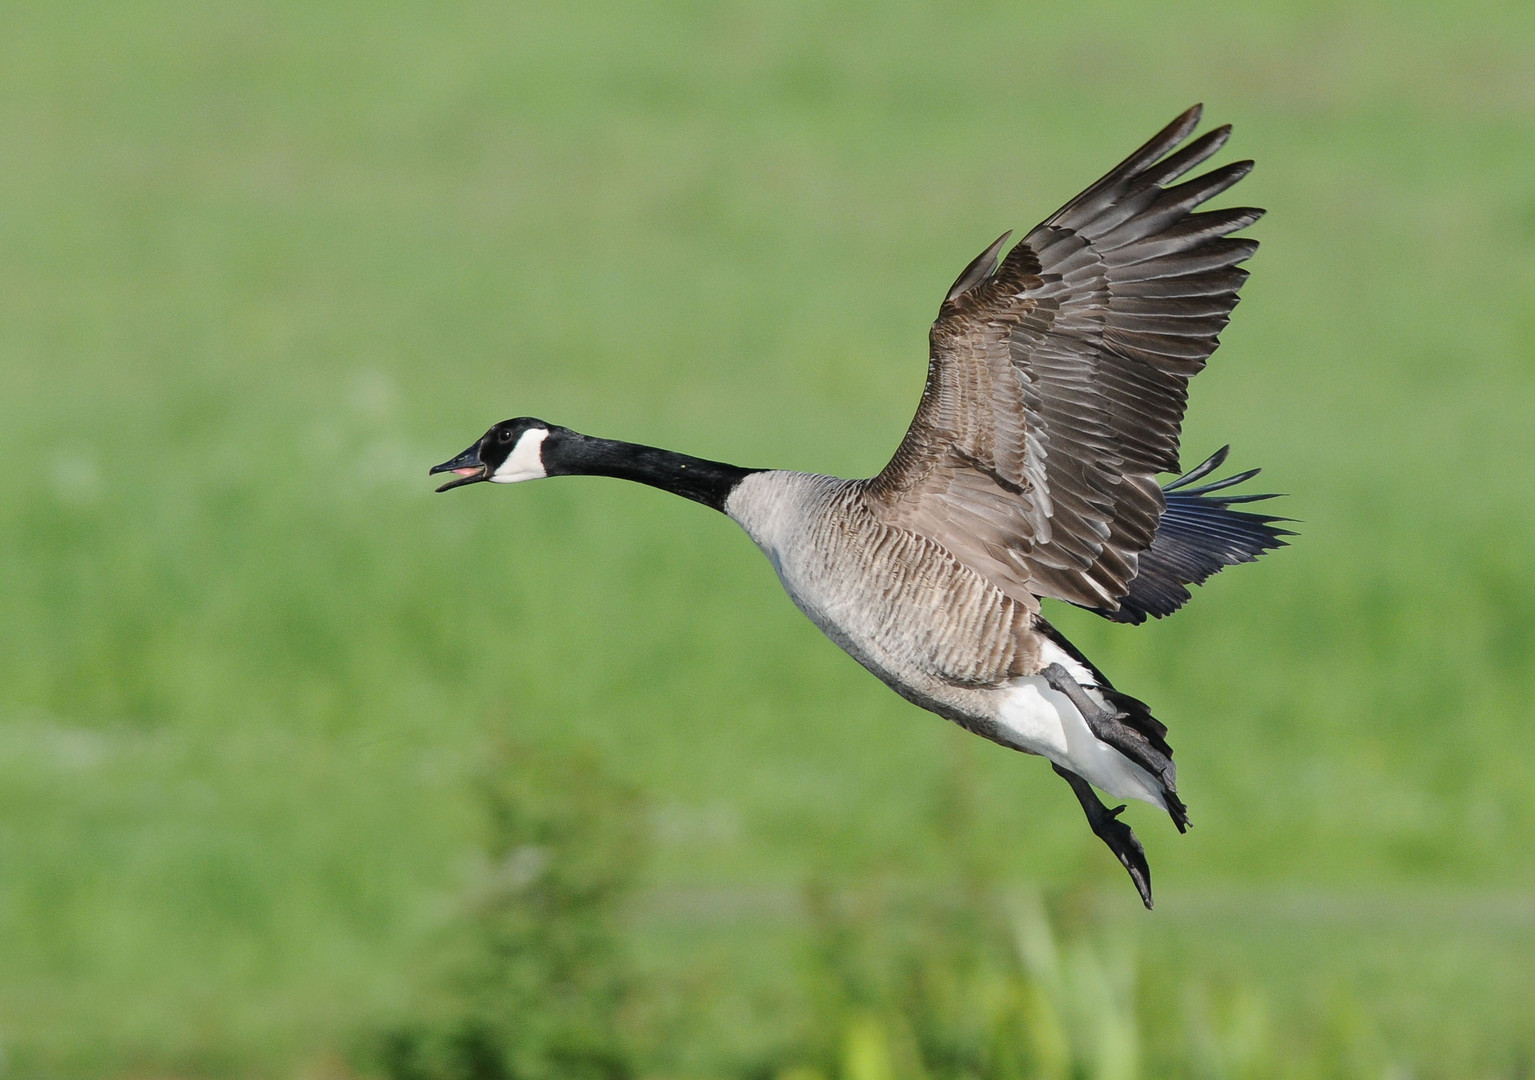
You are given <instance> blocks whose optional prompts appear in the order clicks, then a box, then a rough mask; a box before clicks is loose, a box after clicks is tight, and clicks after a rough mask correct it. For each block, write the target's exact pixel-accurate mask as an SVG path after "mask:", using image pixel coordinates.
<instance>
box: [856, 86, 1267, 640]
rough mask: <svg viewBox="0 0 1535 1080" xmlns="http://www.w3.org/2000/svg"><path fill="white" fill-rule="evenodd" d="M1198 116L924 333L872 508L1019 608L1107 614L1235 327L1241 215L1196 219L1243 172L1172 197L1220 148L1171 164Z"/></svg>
mask: <svg viewBox="0 0 1535 1080" xmlns="http://www.w3.org/2000/svg"><path fill="white" fill-rule="evenodd" d="M1199 115H1200V107H1199V106H1197V105H1196V106H1195V107H1194V108H1192V109H1190V110H1189V111H1188V112H1186V113H1184V114H1183V115H1182V116H1180V117H1178V119H1176V120H1174V121H1173V122H1172V123H1171V124H1169V125H1168V126H1167V127H1166V128H1165V129H1163V130H1162V131H1161V132H1159V133H1158V134H1157V135H1156V136H1155V137H1154V138H1153V139H1152V140H1151V141H1150V142H1148V143H1146V145H1145V146H1143V147H1141V148H1140V149H1139V150H1137V151H1136V152H1135V153H1133V154H1131V155H1130V156H1129V157H1128V158H1126V159H1125V161H1124V162H1122V163H1121V164H1120V165H1119V166H1117V167H1116V168H1115V169H1114V170H1113V171H1111V172H1110V173H1109V174H1108V175H1107V176H1105V177H1104V178H1103V179H1101V180H1099V181H1098V182H1097V183H1096V184H1094V185H1093V186H1092V187H1090V188H1088V189H1087V190H1086V191H1084V192H1082V194H1080V195H1078V196H1077V197H1076V198H1075V199H1073V200H1071V202H1069V203H1067V204H1066V205H1065V206H1064V207H1062V208H1061V209H1060V210H1059V211H1057V212H1056V213H1055V214H1053V215H1051V216H1050V217H1049V218H1048V219H1047V220H1046V221H1044V222H1043V223H1042V224H1040V225H1039V226H1037V227H1036V228H1035V229H1034V230H1033V231H1031V232H1030V233H1029V234H1028V235H1027V236H1025V237H1024V238H1023V240H1022V241H1021V242H1019V243H1018V244H1017V245H1016V246H1014V247H1013V249H1012V250H1011V251H1009V252H1008V253H1007V254H1006V256H1005V257H1003V258H1002V260H1001V263H1000V265H999V264H998V261H997V258H998V255H999V253H1000V252H1001V250H1002V248H1003V245H1004V244H1005V243H1006V241H1007V236H1005V235H1004V236H1003V237H1002V238H1001V239H1000V240H998V241H997V242H996V243H995V244H993V245H992V246H991V247H990V248H988V249H987V250H986V251H984V252H983V253H982V254H981V255H980V256H979V257H978V258H977V259H976V260H975V261H974V262H973V263H971V264H970V265H969V266H968V267H966V269H965V271H964V273H962V274H961V275H960V276H959V279H958V280H957V281H955V283H954V287H953V288H952V289H950V290H949V295H948V296H947V297H946V298H945V299H944V302H943V305H942V307H941V309H940V312H939V316H938V321H937V322H935V323H934V324H933V329H932V334H931V347H932V348H931V359H930V361H929V365H928V378H927V386H926V388H925V389H924V390H923V393H922V404H921V405H920V406H919V408H918V410H917V415H916V418H915V419H914V420H913V421H912V425H911V429H910V430H909V431H908V432H907V434H906V438H905V439H904V440H903V441H902V443H901V445H900V448H899V449H898V450H897V451H896V454H895V457H894V458H893V459H892V460H891V462H890V464H889V465H887V466H886V467H885V469H884V471H883V472H881V473H880V474H879V475H878V476H876V477H874V478H873V479H872V480H870V481H869V482H868V487H867V489H866V490H867V495H868V498H869V500H870V504H871V506H873V507H874V508H875V511H876V513H878V514H879V515H880V516H881V517H883V518H884V519H885V520H887V521H889V522H890V523H891V524H894V525H899V526H902V527H906V528H910V529H912V530H914V531H917V532H921V533H924V534H926V535H928V536H931V537H933V538H934V539H936V540H938V541H939V542H941V543H942V544H944V545H945V546H946V547H947V548H948V549H949V550H950V551H951V552H953V554H954V555H955V556H956V557H957V558H959V559H960V560H961V561H963V562H965V563H967V564H968V565H970V566H972V567H973V568H974V569H976V570H978V571H980V572H981V573H983V574H985V575H986V576H987V577H988V578H990V579H991V580H993V581H995V582H996V583H997V584H998V585H999V586H1000V587H1001V588H1002V589H1003V590H1004V591H1006V592H1007V593H1008V594H1010V595H1012V596H1013V597H1014V598H1015V599H1017V600H1019V601H1022V602H1024V603H1028V604H1035V603H1036V601H1035V600H1034V598H1035V597H1040V596H1051V597H1056V598H1058V599H1061V600H1068V601H1071V602H1072V603H1076V604H1081V605H1084V606H1087V607H1092V608H1101V609H1106V610H1108V611H1113V610H1115V609H1117V607H1118V606H1119V602H1120V600H1121V599H1122V598H1123V597H1124V596H1125V595H1126V592H1127V587H1128V584H1129V582H1130V581H1131V580H1133V579H1134V577H1135V575H1136V569H1137V557H1138V556H1139V554H1140V553H1141V552H1142V551H1144V550H1145V549H1146V548H1147V547H1149V546H1150V544H1151V541H1152V537H1153V535H1154V534H1155V532H1156V529H1157V523H1158V520H1159V519H1160V518H1161V516H1162V513H1163V511H1164V509H1165V507H1166V504H1165V501H1164V497H1163V494H1162V489H1161V488H1160V487H1159V486H1158V484H1157V481H1156V475H1157V474H1158V473H1160V472H1172V471H1176V470H1177V469H1178V438H1179V427H1180V425H1181V424H1182V422H1183V412H1184V405H1185V402H1186V400H1187V386H1188V380H1189V378H1190V377H1192V376H1193V375H1195V374H1196V373H1197V372H1199V371H1200V369H1202V368H1203V367H1204V365H1205V361H1206V360H1207V359H1208V358H1209V356H1210V354H1211V353H1212V352H1214V351H1215V347H1216V345H1217V344H1218V343H1219V341H1218V338H1217V335H1218V334H1219V333H1220V331H1221V330H1222V329H1223V328H1224V327H1225V325H1226V323H1227V322H1228V321H1229V319H1230V317H1231V310H1232V308H1234V307H1235V306H1236V303H1237V290H1238V288H1239V287H1240V286H1241V284H1242V282H1243V281H1244V280H1245V279H1246V277H1247V273H1246V271H1244V270H1242V269H1241V268H1240V267H1239V266H1238V264H1239V263H1241V262H1242V261H1243V260H1245V259H1247V258H1248V257H1250V256H1251V255H1252V253H1253V251H1254V250H1256V248H1257V243H1256V242H1255V241H1253V240H1248V239H1231V238H1230V234H1231V233H1233V232H1236V231H1237V230H1239V229H1242V228H1244V227H1246V226H1248V225H1250V224H1252V223H1253V222H1254V221H1256V220H1258V218H1259V217H1260V216H1262V213H1263V211H1261V210H1255V209H1250V208H1238V209H1230V210H1215V211H1207V212H1202V213H1195V212H1194V209H1195V208H1196V207H1197V206H1199V205H1200V204H1201V203H1203V202H1205V201H1206V200H1207V199H1210V198H1212V197H1213V196H1215V195H1218V194H1219V193H1221V192H1222V191H1225V190H1226V189H1227V188H1229V187H1230V186H1231V185H1232V184H1235V183H1236V182H1237V181H1238V180H1240V179H1241V178H1242V177H1243V176H1245V175H1246V174H1247V172H1248V170H1249V169H1251V168H1252V162H1250V161H1239V162H1235V163H1234V164H1231V165H1226V166H1223V167H1221V168H1218V169H1214V170H1212V171H1210V172H1207V173H1205V174H1204V175H1202V176H1199V177H1196V178H1195V179H1192V180H1188V181H1185V182H1183V183H1180V184H1177V185H1176V186H1167V185H1169V184H1171V183H1172V182H1173V181H1175V180H1177V179H1178V178H1179V177H1181V176H1183V175H1184V174H1185V173H1187V172H1188V171H1189V170H1191V169H1193V168H1194V167H1195V166H1196V165H1199V164H1200V163H1201V162H1203V161H1205V160H1206V159H1207V158H1209V157H1210V156H1211V155H1212V154H1214V153H1215V152H1216V151H1217V150H1219V149H1220V147H1221V146H1222V145H1223V144H1224V143H1225V141H1226V138H1227V136H1228V135H1229V134H1230V130H1231V129H1230V128H1229V127H1220V128H1216V129H1215V130H1213V131H1210V132H1208V133H1207V134H1205V135H1202V136H1201V137H1199V138H1197V139H1195V140H1193V141H1192V142H1189V143H1187V145H1183V146H1182V148H1181V149H1179V146H1180V144H1183V143H1184V141H1185V140H1186V139H1188V137H1189V135H1190V134H1192V132H1193V130H1194V128H1195V127H1196V126H1197V125H1198V123H1199Z"/></svg>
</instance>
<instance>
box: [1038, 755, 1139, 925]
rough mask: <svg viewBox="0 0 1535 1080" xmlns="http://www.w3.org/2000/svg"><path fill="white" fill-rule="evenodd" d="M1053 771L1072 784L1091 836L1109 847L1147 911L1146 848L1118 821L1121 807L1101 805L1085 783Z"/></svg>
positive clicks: (1069, 773) (1068, 773)
mask: <svg viewBox="0 0 1535 1080" xmlns="http://www.w3.org/2000/svg"><path fill="white" fill-rule="evenodd" d="M1053 768H1054V769H1055V771H1056V772H1058V773H1060V774H1061V778H1062V779H1063V780H1065V781H1066V782H1067V783H1068V784H1070V785H1071V790H1072V791H1074V792H1075V793H1076V796H1077V801H1078V802H1080V803H1081V804H1082V810H1083V812H1085V813H1086V814H1087V823H1088V825H1090V826H1092V830H1093V833H1094V835H1096V836H1097V837H1098V839H1100V840H1102V841H1103V842H1104V843H1105V844H1107V845H1109V850H1110V851H1112V852H1113V853H1114V854H1115V855H1116V856H1117V857H1118V858H1119V861H1120V862H1121V863H1123V864H1124V868H1125V869H1126V870H1128V871H1129V872H1130V880H1131V881H1133V882H1135V888H1136V891H1137V892H1139V893H1140V894H1141V903H1143V904H1145V905H1146V910H1147V911H1150V910H1151V866H1150V864H1149V863H1147V862H1146V849H1145V848H1143V847H1141V842H1140V841H1139V840H1137V839H1136V838H1135V833H1133V832H1132V831H1131V830H1130V826H1128V825H1126V824H1125V823H1124V822H1123V821H1120V820H1119V815H1120V814H1121V813H1122V812H1123V811H1124V807H1123V806H1116V807H1115V808H1114V809H1112V810H1110V809H1109V808H1108V807H1107V806H1104V805H1103V801H1102V800H1101V799H1099V798H1098V793H1097V792H1096V791H1094V790H1093V786H1092V785H1091V784H1089V783H1088V782H1087V781H1086V780H1084V779H1082V778H1081V777H1080V776H1078V775H1077V774H1076V773H1074V772H1072V771H1071V770H1070V769H1063V768H1061V767H1060V766H1059V765H1054V766H1053Z"/></svg>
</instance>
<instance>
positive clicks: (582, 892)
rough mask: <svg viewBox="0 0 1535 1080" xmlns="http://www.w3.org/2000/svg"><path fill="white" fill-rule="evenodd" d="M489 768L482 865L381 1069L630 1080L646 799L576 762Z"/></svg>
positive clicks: (399, 1076) (443, 1077) (518, 759)
mask: <svg viewBox="0 0 1535 1080" xmlns="http://www.w3.org/2000/svg"><path fill="white" fill-rule="evenodd" d="M486 769H487V772H486V776H485V778H484V780H483V782H482V785H481V787H482V798H483V799H484V802H485V811H486V816H487V818H488V819H489V820H488V823H487V825H488V827H487V829H486V832H487V834H488V835H487V836H486V837H485V839H484V854H485V856H486V858H485V863H484V865H483V866H482V867H480V868H479V872H478V873H477V874H476V880H475V883H474V885H473V886H472V887H471V888H470V890H468V895H467V896H466V898H465V901H464V904H463V909H462V910H461V911H459V912H458V913H457V914H456V916H455V917H454V918H453V919H452V920H451V921H450V922H449V924H448V925H447V927H445V928H444V933H443V934H442V936H441V937H440V938H439V939H437V940H434V941H433V942H431V944H430V946H429V947H428V948H427V949H425V950H423V955H424V959H423V962H422V964H421V969H424V970H426V971H428V972H431V974H430V975H429V976H428V977H426V978H425V979H423V986H422V988H421V990H420V991H419V993H420V997H419V998H418V999H417V1000H414V1001H412V1002H411V1003H410V1004H409V1006H408V1007H407V1009H406V1010H405V1012H406V1015H405V1016H403V1017H402V1018H401V1019H400V1020H399V1021H397V1022H396V1023H395V1024H394V1025H392V1026H391V1027H390V1028H388V1029H387V1030H386V1031H385V1032H383V1033H382V1034H381V1035H380V1036H379V1038H378V1043H377V1046H376V1049H375V1051H374V1055H373V1056H374V1058H375V1060H376V1063H377V1065H378V1067H379V1068H381V1069H382V1070H383V1072H384V1074H385V1075H386V1076H388V1077H390V1078H392V1080H544V1078H561V1080H564V1078H570V1080H625V1078H626V1077H629V1076H632V1075H633V1066H632V1065H631V1057H632V1054H633V1051H632V1049H631V1047H630V1046H629V1045H627V1043H626V1041H625V1034H624V1032H625V1018H624V1009H625V1003H626V1001H627V999H628V998H629V997H630V996H631V995H633V994H634V992H635V986H634V984H633V976H631V975H629V974H627V972H626V970H625V962H624V958H623V944H622V941H623V935H622V930H621V927H620V926H619V925H618V916H619V915H620V913H621V908H620V903H621V902H622V901H623V900H624V899H625V897H626V893H627V892H628V891H629V890H630V889H631V888H632V887H633V883H634V880H635V875H636V872H637V870H638V869H639V866H640V864H641V860H642V855H643V851H644V839H645V838H644V835H643V830H642V828H641V825H642V819H641V818H639V817H638V816H637V815H636V813H635V811H636V809H637V807H636V805H635V800H634V798H633V796H632V795H631V794H629V793H628V792H625V791H624V790H623V789H622V788H621V787H619V786H617V785H615V784H614V783H613V782H612V781H610V780H607V779H606V778H605V777H604V776H603V775H602V774H601V772H600V771H599V770H597V769H596V768H595V767H594V766H593V765H592V764H591V763H590V762H587V761H584V760H582V759H581V758H579V757H575V758H570V757H562V756H555V757H551V756H550V755H548V754H547V753H539V752H534V751H530V750H529V749H527V748H525V747H524V748H518V747H504V748H502V749H501V750H500V752H498V753H494V754H491V755H490V756H489V757H488V760H487V762H486Z"/></svg>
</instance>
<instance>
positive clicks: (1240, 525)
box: [1092, 446, 1295, 623]
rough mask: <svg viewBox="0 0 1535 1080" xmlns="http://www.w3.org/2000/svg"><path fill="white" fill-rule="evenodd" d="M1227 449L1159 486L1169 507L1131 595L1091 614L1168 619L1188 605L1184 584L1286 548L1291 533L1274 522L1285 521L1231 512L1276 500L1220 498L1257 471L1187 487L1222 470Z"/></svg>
mask: <svg viewBox="0 0 1535 1080" xmlns="http://www.w3.org/2000/svg"><path fill="white" fill-rule="evenodd" d="M1230 450H1231V447H1229V446H1223V447H1221V448H1220V449H1219V450H1217V451H1216V452H1215V453H1213V454H1211V455H1210V456H1209V457H1208V458H1206V459H1205V461H1204V462H1203V463H1201V464H1199V465H1197V466H1195V467H1194V468H1192V469H1190V470H1189V471H1188V472H1186V473H1184V474H1183V475H1182V476H1180V477H1178V479H1176V480H1174V481H1172V482H1171V483H1169V484H1167V485H1166V486H1164V487H1163V488H1162V491H1163V492H1164V494H1165V496H1166V499H1167V509H1166V510H1165V511H1164V512H1163V514H1162V520H1161V521H1160V522H1159V523H1158V525H1157V531H1156V535H1155V536H1153V537H1152V540H1151V546H1150V547H1149V548H1147V549H1146V550H1145V551H1143V552H1141V556H1140V563H1139V567H1138V570H1137V573H1136V575H1135V577H1134V578H1133V579H1131V581H1130V591H1129V593H1128V594H1127V595H1126V596H1125V598H1124V599H1123V600H1121V601H1120V602H1119V609H1118V610H1117V611H1109V610H1107V609H1105V608H1093V609H1092V610H1093V611H1095V612H1097V613H1098V614H1099V615H1102V616H1103V617H1104V618H1105V619H1111V620H1113V621H1114V622H1125V623H1142V622H1145V621H1146V616H1148V615H1151V616H1154V617H1155V618H1159V619H1160V618H1161V617H1162V616H1164V615H1171V614H1172V613H1173V612H1175V611H1177V610H1178V609H1179V608H1181V607H1182V606H1183V605H1184V604H1185V603H1187V602H1188V599H1189V590H1188V589H1187V588H1186V587H1185V586H1188V585H1199V584H1202V583H1203V582H1204V581H1205V579H1206V578H1208V577H1209V576H1210V575H1211V574H1214V573H1215V572H1217V571H1218V570H1220V569H1222V568H1223V567H1227V566H1232V565H1234V564H1236V563H1242V562H1252V561H1253V560H1254V559H1256V558H1257V557H1258V556H1259V555H1262V554H1263V553H1264V552H1265V551H1272V550H1273V549H1274V548H1278V547H1284V546H1285V541H1284V540H1283V539H1281V538H1282V537H1285V536H1293V535H1295V534H1294V533H1292V532H1291V531H1290V530H1288V529H1281V528H1279V527H1277V526H1276V525H1275V524H1274V523H1275V522H1276V521H1289V520H1290V519H1289V518H1282V517H1273V516H1271V515H1268V514H1254V513H1251V512H1249V511H1245V510H1233V509H1231V507H1232V506H1233V505H1234V504H1237V503H1252V502H1261V501H1263V500H1264V499H1273V498H1276V497H1277V496H1275V495H1226V494H1222V493H1223V492H1224V491H1225V490H1226V489H1227V488H1231V487H1235V486H1236V485H1237V484H1240V483H1243V482H1244V481H1247V480H1251V479H1252V478H1253V477H1254V476H1257V475H1258V472H1259V470H1257V469H1248V470H1247V471H1246V472H1242V473H1237V475H1235V476H1228V477H1226V479H1224V480H1212V481H1211V482H1210V483H1208V484H1203V485H1201V486H1199V487H1190V486H1189V485H1190V484H1192V483H1194V482H1195V481H1197V480H1202V479H1204V478H1205V477H1206V476H1208V475H1209V474H1210V473H1212V472H1214V471H1215V470H1216V469H1218V468H1220V466H1221V463H1222V462H1224V461H1225V460H1226V454H1227V453H1228V452H1229V451H1230Z"/></svg>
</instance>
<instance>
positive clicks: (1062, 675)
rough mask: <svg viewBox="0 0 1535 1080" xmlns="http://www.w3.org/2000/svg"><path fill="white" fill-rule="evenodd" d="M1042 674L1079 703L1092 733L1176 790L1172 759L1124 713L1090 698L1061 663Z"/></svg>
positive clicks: (1057, 689) (1048, 667)
mask: <svg viewBox="0 0 1535 1080" xmlns="http://www.w3.org/2000/svg"><path fill="white" fill-rule="evenodd" d="M1040 675H1041V676H1043V677H1044V680H1045V682H1047V683H1049V684H1050V686H1051V688H1052V689H1054V690H1056V691H1058V692H1060V693H1062V694H1065V695H1066V697H1067V699H1068V700H1069V701H1070V702H1071V703H1072V704H1073V705H1075V706H1076V708H1077V712H1079V713H1081V714H1082V719H1083V720H1084V721H1086V722H1087V728H1088V730H1089V731H1091V732H1092V733H1093V737H1094V738H1096V739H1098V740H1099V741H1100V742H1106V743H1108V744H1109V745H1110V746H1112V747H1113V748H1114V749H1115V750H1118V751H1119V752H1120V753H1121V754H1123V755H1125V757H1127V758H1129V759H1130V760H1131V761H1133V762H1135V763H1136V764H1137V765H1139V766H1140V767H1141V768H1143V769H1145V770H1146V771H1147V772H1148V773H1150V774H1151V775H1152V776H1154V777H1156V778H1157V780H1158V781H1159V782H1160V783H1161V784H1162V786H1163V787H1165V788H1167V789H1168V790H1169V791H1174V790H1176V784H1175V782H1174V780H1173V771H1172V760H1171V759H1170V758H1169V757H1167V756H1166V755H1165V754H1159V753H1157V751H1156V750H1154V749H1153V748H1152V747H1151V745H1150V744H1149V743H1148V742H1147V741H1146V738H1145V736H1143V735H1142V734H1141V733H1140V732H1138V731H1136V730H1135V729H1134V728H1132V727H1130V725H1128V724H1126V723H1125V718H1126V714H1125V713H1122V712H1111V711H1110V710H1108V709H1105V708H1104V707H1103V706H1101V705H1099V704H1098V703H1097V702H1096V701H1094V700H1093V699H1092V698H1090V697H1088V696H1087V691H1086V690H1084V689H1083V688H1082V685H1081V684H1080V683H1079V682H1077V680H1076V679H1074V678H1072V677H1071V673H1070V672H1069V671H1067V670H1066V669H1065V668H1064V667H1062V666H1061V665H1060V664H1050V665H1048V666H1047V667H1046V668H1045V669H1044V670H1043V671H1041V672H1040ZM1089 816H1091V815H1089ZM1100 835H1101V834H1100Z"/></svg>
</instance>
